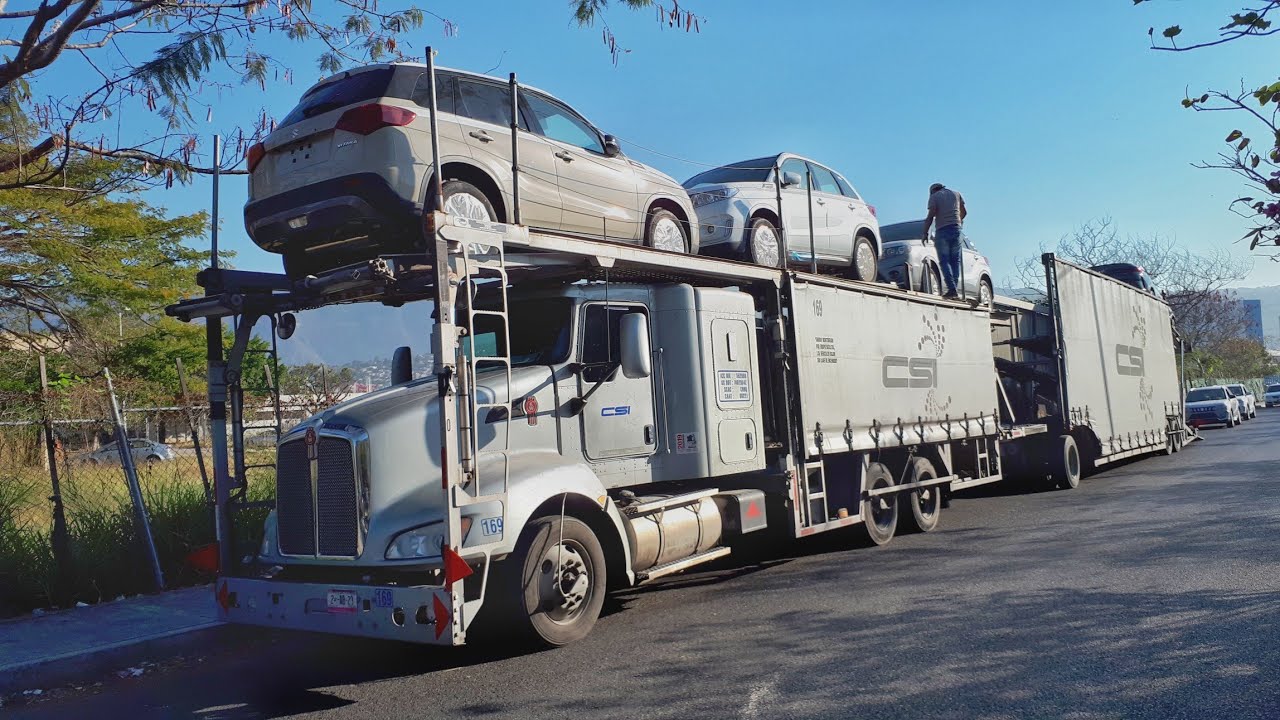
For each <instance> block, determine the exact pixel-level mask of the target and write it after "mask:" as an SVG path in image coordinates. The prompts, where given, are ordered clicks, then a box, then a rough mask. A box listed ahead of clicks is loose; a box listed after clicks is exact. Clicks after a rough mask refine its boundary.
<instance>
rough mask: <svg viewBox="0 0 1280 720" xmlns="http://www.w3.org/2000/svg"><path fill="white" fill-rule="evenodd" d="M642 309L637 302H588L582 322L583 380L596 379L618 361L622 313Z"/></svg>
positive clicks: (604, 374) (607, 373)
mask: <svg viewBox="0 0 1280 720" xmlns="http://www.w3.org/2000/svg"><path fill="white" fill-rule="evenodd" d="M633 312H644V308H643V307H642V306H639V305H626V306H622V305H610V306H608V307H606V306H604V305H600V304H595V305H588V306H587V308H586V313H585V315H584V318H583V323H582V354H581V356H580V357H581V359H582V364H583V365H585V366H586V367H585V368H584V369H583V371H582V377H583V379H584V380H586V381H587V382H590V383H594V382H599V381H601V380H603V379H604V378H606V377H608V378H610V379H611V380H612V379H613V378H612V377H611V376H612V374H613V372H614V371H616V370H617V368H618V363H620V362H622V351H621V349H620V348H619V345H620V343H621V333H622V316H623V315H626V314H628V313H633Z"/></svg>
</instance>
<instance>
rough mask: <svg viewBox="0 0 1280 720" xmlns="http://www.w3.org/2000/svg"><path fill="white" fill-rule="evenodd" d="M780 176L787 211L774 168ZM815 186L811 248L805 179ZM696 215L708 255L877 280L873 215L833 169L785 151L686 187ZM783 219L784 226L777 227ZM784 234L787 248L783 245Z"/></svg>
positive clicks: (877, 232) (695, 180)
mask: <svg viewBox="0 0 1280 720" xmlns="http://www.w3.org/2000/svg"><path fill="white" fill-rule="evenodd" d="M775 167H780V168H781V170H782V188H781V195H782V212H781V218H779V211H778V195H779V189H778V187H777V185H776V184H775V183H774V168H775ZM806 177H810V178H812V180H813V206H812V210H813V213H812V215H813V218H812V219H813V242H812V250H811V243H810V240H809V220H810V212H809V211H810V206H809V202H808V195H807V193H806V190H805V178H806ZM684 186H685V188H686V189H687V190H688V191H689V196H690V198H692V200H693V206H694V207H695V208H697V211H698V225H699V230H700V233H699V234H700V236H701V238H702V252H703V254H705V255H718V256H721V257H731V258H742V259H744V260H749V261H751V262H754V263H757V264H760V265H768V266H770V267H781V266H782V265H784V263H787V262H789V263H794V264H797V265H807V264H808V263H809V262H810V259H811V258H812V257H814V256H816V257H817V261H818V264H819V265H825V266H828V267H835V268H840V269H843V270H844V271H845V273H846V274H847V275H848V276H849V277H851V278H853V279H855V280H866V281H874V280H875V279H876V274H877V271H878V268H879V262H880V224H879V223H878V222H877V221H876V209H875V207H874V206H872V205H869V204H867V202H866V201H865V200H863V199H862V197H861V196H860V195H858V193H857V191H856V190H854V189H853V186H852V185H850V184H849V181H848V180H845V179H844V178H843V177H841V175H840V174H839V173H837V172H835V171H834V170H831V169H830V168H828V167H825V166H823V165H819V164H818V163H816V162H814V161H812V160H808V159H806V158H802V157H800V156H799V155H792V154H790V153H782V154H781V155H771V156H769V157H763V158H756V159H754V160H743V161H742V162H736V163H732V164H729V165H724V166H722V167H718V168H715V169H714V170H707V171H706V172H703V173H699V174H698V175H694V176H693V177H691V178H689V179H688V180H686V181H685V183H684ZM779 219H781V223H779ZM784 230H785V234H786V238H787V242H786V247H782V241H781V238H782V235H783V231H784Z"/></svg>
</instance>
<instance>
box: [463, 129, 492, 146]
mask: <svg viewBox="0 0 1280 720" xmlns="http://www.w3.org/2000/svg"><path fill="white" fill-rule="evenodd" d="M467 134H468V135H470V136H471V137H473V138H475V139H477V140H479V141H480V142H483V143H488V142H493V138H492V137H491V136H490V135H489V133H487V132H485V131H483V130H472V131H471V132H469V133H467Z"/></svg>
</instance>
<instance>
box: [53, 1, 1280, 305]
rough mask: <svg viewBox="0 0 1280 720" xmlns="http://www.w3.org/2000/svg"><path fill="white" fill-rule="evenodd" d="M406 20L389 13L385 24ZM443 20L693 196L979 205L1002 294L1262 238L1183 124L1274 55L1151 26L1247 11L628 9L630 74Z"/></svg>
mask: <svg viewBox="0 0 1280 720" xmlns="http://www.w3.org/2000/svg"><path fill="white" fill-rule="evenodd" d="M668 4H669V0H668ZM319 5H320V4H319V3H317V6H319ZM390 5H391V2H390V0H384V3H383V6H384V9H385V7H387V6H390ZM424 7H427V8H429V9H430V10H432V11H433V12H435V13H437V14H439V15H441V16H443V17H446V18H448V19H450V20H451V21H453V22H454V23H455V24H456V25H457V26H458V28H459V32H458V35H457V36H456V37H445V36H444V33H443V31H442V29H441V26H440V25H439V24H438V22H436V21H434V20H433V19H431V18H428V24H427V25H426V27H425V28H424V29H423V30H421V31H419V32H417V33H415V34H414V36H413V38H412V40H413V41H414V42H420V43H422V44H427V43H430V44H433V45H435V46H436V47H437V48H438V50H439V51H440V54H439V56H438V62H439V63H440V64H442V65H448V66H452V67H460V68H464V69H468V70H475V71H480V72H485V71H492V72H494V73H495V74H500V75H505V73H507V72H512V71H515V72H517V73H519V75H520V77H521V79H522V80H523V81H524V82H527V83H529V84H532V85H537V86H539V87H541V88H544V89H546V90H548V91H550V92H553V93H555V94H556V95H558V96H559V97H561V98H563V99H564V100H566V101H567V102H569V103H570V104H572V105H574V106H575V107H576V108H577V109H578V110H579V111H581V112H582V113H583V114H584V115H586V116H587V117H588V118H590V119H591V120H592V121H593V122H594V123H595V124H597V125H598V126H600V127H601V128H602V129H603V130H605V131H606V132H610V133H613V134H615V135H617V136H618V137H620V138H622V139H623V147H624V149H626V151H627V152H628V154H630V155H632V156H633V157H636V158H637V159H639V160H642V161H644V162H647V163H650V164H652V165H654V166H656V167H658V168H659V169H661V170H664V171H665V172H668V173H670V174H671V175H674V176H675V177H677V178H678V179H681V180H683V179H685V178H687V177H689V176H690V175H693V174H694V173H696V172H698V171H699V170H700V169H701V168H702V167H703V166H702V165H699V164H696V163H709V164H719V163H724V162H730V161H734V160H741V159H745V158H751V157H757V156H760V155H764V154H768V153H772V152H777V151H779V150H790V151H794V152H799V153H802V154H806V155H809V156H812V157H814V158H816V159H819V160H821V161H823V162H825V163H827V164H829V165H831V166H833V167H835V168H837V169H838V170H840V171H841V172H842V173H844V174H845V175H846V176H847V177H848V178H849V179H850V180H851V181H852V182H853V183H854V185H856V186H857V188H858V189H859V191H860V192H861V193H862V194H863V195H864V196H865V197H866V198H867V199H868V200H869V201H871V202H872V203H873V204H875V205H876V206H877V208H878V209H879V215H880V219H881V222H883V223H888V222H894V221H898V220H905V219H913V218H917V217H919V216H921V215H923V208H924V202H925V195H926V190H927V188H928V186H929V184H930V183H931V182H934V181H935V180H936V181H941V182H944V183H946V184H947V185H949V186H951V187H954V188H957V189H959V190H960V191H962V192H963V193H964V195H965V197H966V200H967V202H968V206H969V209H970V218H969V223H968V226H969V227H968V229H969V233H970V235H971V236H972V237H973V238H974V239H975V241H976V242H977V243H978V244H979V246H980V247H981V248H982V249H983V250H984V252H985V253H986V254H987V255H988V257H989V258H990V259H991V263H992V265H993V267H994V268H995V272H996V276H997V281H998V284H999V282H1000V281H1002V280H1003V279H1005V278H1007V277H1009V276H1010V275H1011V274H1012V270H1013V258H1014V257H1015V256H1028V255H1033V254H1035V253H1036V252H1037V251H1038V245H1039V244H1040V242H1042V241H1044V242H1050V243H1051V242H1053V241H1055V240H1056V239H1057V238H1058V237H1060V236H1061V235H1063V234H1064V233H1067V232H1069V231H1070V230H1072V229H1073V228H1074V227H1076V226H1078V225H1079V224H1080V223H1082V222H1084V221H1085V220H1088V219H1090V218H1093V217H1097V216H1101V215H1110V216H1111V217H1113V218H1114V220H1115V221H1116V223H1117V224H1118V226H1119V228H1120V230H1121V232H1124V233H1141V234H1146V233H1162V234H1165V235H1171V236H1174V237H1176V238H1177V240H1178V241H1179V242H1181V243H1183V244H1185V245H1187V246H1189V247H1193V248H1209V247H1213V246H1220V247H1231V248H1232V249H1233V252H1236V253H1238V254H1240V255H1242V256H1243V255H1246V254H1247V252H1246V249H1245V247H1244V246H1242V245H1240V244H1238V243H1235V240H1236V239H1237V238H1238V237H1240V235H1241V234H1243V232H1244V230H1245V229H1246V227H1247V225H1246V223H1245V221H1244V220H1243V219H1241V218H1239V217H1237V216H1236V215H1234V214H1232V213H1231V212H1229V211H1228V210H1227V207H1226V206H1227V203H1228V202H1230V200H1231V199H1232V198H1235V197H1237V196H1238V195H1240V194H1241V192H1240V191H1241V190H1242V185H1241V183H1240V182H1239V181H1238V180H1237V179H1236V178H1235V176H1234V175H1231V174H1229V173H1226V172H1224V171H1210V170H1198V169H1194V168H1192V167H1191V163H1192V162H1194V161H1197V160H1203V159H1208V158H1212V157H1213V156H1214V155H1215V153H1217V152H1218V151H1219V150H1220V149H1222V148H1223V147H1225V146H1224V145H1223V143H1222V139H1223V138H1224V137H1225V136H1226V134H1227V133H1228V132H1229V131H1230V130H1231V129H1232V128H1233V127H1234V125H1235V124H1242V123H1244V120H1243V119H1238V118H1236V117H1234V116H1232V115H1229V114H1226V113H1194V112H1192V111H1189V110H1184V109H1183V108H1182V107H1181V106H1180V104H1179V103H1180V100H1181V99H1182V97H1183V93H1184V88H1190V89H1191V91H1192V92H1193V93H1198V92H1199V91H1200V90H1201V89H1207V88H1211V87H1226V88H1230V87H1234V86H1237V85H1238V84H1239V83H1240V81H1241V80H1244V81H1245V84H1246V85H1248V86H1254V85H1257V84H1261V83H1262V82H1264V81H1267V80H1268V79H1269V77H1270V73H1271V68H1272V67H1274V66H1273V65H1272V64H1271V63H1270V62H1269V61H1273V60H1274V57H1273V53H1272V55H1268V54H1267V50H1268V49H1271V50H1272V51H1274V45H1273V44H1271V43H1270V41H1267V40H1262V41H1257V42H1253V43H1234V44H1231V45H1227V46H1223V47H1220V48H1211V49H1208V50H1202V51H1197V52H1195V53H1188V54H1174V53H1157V52H1153V51H1151V50H1150V49H1148V41H1147V28H1148V27H1149V26H1155V27H1156V29H1157V32H1158V31H1159V30H1160V29H1162V28H1164V27H1165V26H1167V25H1170V24H1174V23H1181V24H1182V26H1183V27H1184V28H1186V29H1187V33H1188V34H1193V33H1194V32H1197V31H1201V32H1203V33H1204V34H1207V33H1209V32H1212V31H1213V28H1216V27H1218V26H1219V25H1221V24H1222V20H1223V19H1225V17H1226V16H1227V13H1229V12H1230V11H1232V10H1238V9H1239V7H1240V6H1239V5H1238V4H1236V5H1233V3H1231V2H1197V3H1194V4H1193V3H1189V2H1168V1H1164V0H1157V1H1156V2H1152V3H1149V4H1143V5H1141V6H1138V7H1134V6H1133V4H1132V2H1130V0H1080V1H1078V2H1055V3H1048V2H1037V3H1028V2H1012V1H1009V2H1006V1H1004V0H984V2H982V3H958V2H943V1H941V0H923V1H921V2H914V3H909V4H907V3H884V2H872V1H871V0H850V1H848V2H808V3H782V2H777V1H776V0H774V1H770V2H766V1H764V0H738V1H736V2H732V1H730V0H698V2H696V3H694V2H690V3H689V4H688V7H689V8H690V9H692V10H694V11H696V12H697V13H698V14H699V15H701V16H702V17H703V18H705V20H704V21H703V22H702V24H701V28H702V32H701V34H686V33H685V32H682V31H681V32H677V31H673V30H670V29H665V28H660V26H659V25H658V24H657V22H656V20H655V13H656V11H636V12H631V11H626V10H624V9H622V8H613V9H611V10H609V11H608V12H607V13H606V15H605V17H604V20H605V21H607V23H608V26H609V27H610V28H611V29H612V31H613V32H614V33H615V35H616V36H617V37H618V39H619V43H620V44H621V45H622V46H624V47H626V48H629V49H630V50H631V52H630V53H628V54H625V55H623V56H622V57H621V59H620V61H619V62H618V64H617V66H616V67H615V66H614V65H613V64H612V63H611V62H610V58H609V54H608V51H607V49H606V48H605V47H604V46H603V45H602V43H601V26H600V24H597V26H596V27H595V28H588V29H579V28H578V27H577V26H576V25H575V24H574V23H573V22H572V21H571V19H570V17H569V8H568V3H567V2H561V1H560V0H525V1H523V2H499V1H497V0H467V1H465V2H461V1H454V0H447V1H445V0H438V1H434V2H430V3H428V4H425V5H424ZM1184 37H1185V36H1184ZM284 52H286V53H288V55H287V57H290V58H291V59H292V60H293V64H294V67H295V78H296V80H295V82H294V83H293V84H292V85H285V84H280V85H273V86H269V87H268V92H267V93H262V92H259V91H258V90H257V89H256V88H241V89H238V90H236V91H235V92H234V93H233V94H228V95H224V97H223V98H222V99H221V101H219V103H218V105H217V107H216V108H215V111H216V112H217V113H218V114H219V120H221V121H222V122H226V121H228V120H234V119H236V117H234V116H233V117H228V114H229V113H236V112H239V113H242V114H243V119H244V121H245V122H246V123H247V122H249V121H250V119H251V118H252V117H253V116H254V115H255V114H256V113H258V112H260V111H261V109H263V108H265V109H266V110H267V111H268V112H269V113H271V114H273V115H274V116H275V117H277V118H278V117H282V116H283V115H284V114H285V113H286V112H288V110H289V109H290V107H291V106H292V104H293V102H294V101H295V100H296V99H297V97H298V95H300V94H301V92H302V91H303V90H304V89H305V87H306V86H307V85H308V84H309V82H310V81H311V80H313V79H318V73H317V71H316V70H315V69H314V65H313V64H312V57H313V55H314V48H313V47H308V46H301V45H299V46H293V47H288V48H285V49H284ZM495 66H496V67H495ZM50 78H51V79H52V76H50ZM210 128H211V129H210V132H211V133H212V132H213V129H212V128H213V126H212V125H211V126H210ZM1244 129H1246V130H1248V129H1250V128H1248V127H1247V126H1246V127H1245V128H1244ZM638 146H644V147H647V148H654V149H656V150H659V151H661V152H662V153H665V154H666V155H671V156H674V157H676V158H682V159H684V160H688V161H693V162H684V161H681V160H675V159H672V158H669V157H663V156H660V155H656V154H653V153H651V152H648V151H645V150H642V149H640V147H638ZM208 195H209V189H208V182H207V181H204V180H197V181H196V182H195V183H194V184H193V185H191V186H187V187H177V188H174V189H172V190H168V191H156V192H155V193H154V194H153V196H152V198H151V200H152V201H153V202H155V203H156V204H159V205H163V206H165V207H167V208H168V209H169V210H171V211H175V212H186V211H193V210H197V209H203V208H206V207H207V206H208ZM222 195H223V203H222V216H223V228H224V230H223V234H222V239H223V243H224V246H226V247H229V248H230V249H234V250H236V251H237V252H238V257H237V259H236V261H235V264H236V265H237V266H239V267H243V268H247V269H255V270H274V269H278V268H279V263H278V259H277V258H276V257H275V256H272V255H269V254H267V253H264V252H262V251H260V250H258V249H257V248H256V247H255V246H254V245H253V244H252V243H251V242H249V241H248V239H247V238H246V237H245V235H244V232H243V229H242V226H241V224H240V222H239V217H240V216H239V213H240V209H241V207H242V205H243V203H244V198H245V183H244V180H243V178H235V177H232V178H228V179H227V180H226V181H225V182H224V184H223V188H222ZM1253 267H1254V269H1253V272H1252V273H1251V275H1250V276H1249V277H1248V278H1247V279H1246V280H1245V281H1243V282H1242V283H1241V285H1270V284H1280V264H1277V263H1274V262H1271V261H1269V260H1268V259H1266V258H1261V257H1260V258H1257V259H1255V261H1254V266H1253Z"/></svg>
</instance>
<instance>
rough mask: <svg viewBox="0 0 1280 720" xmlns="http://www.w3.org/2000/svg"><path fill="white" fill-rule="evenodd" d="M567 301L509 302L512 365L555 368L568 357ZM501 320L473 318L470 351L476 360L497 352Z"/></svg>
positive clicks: (487, 317) (557, 299)
mask: <svg viewBox="0 0 1280 720" xmlns="http://www.w3.org/2000/svg"><path fill="white" fill-rule="evenodd" d="M571 306H572V301H571V300H569V299H568V298H543V299H538V300H519V301H516V300H514V299H511V302H510V321H511V329H510V333H511V365H512V366H513V367H521V366H525V365H554V364H556V363H559V362H564V361H565V360H567V359H568V357H569V342H570V324H569V320H570V316H571V313H570V310H571ZM501 333H502V320H501V319H499V318H497V317H495V316H493V315H481V316H479V317H477V318H476V327H475V332H473V333H472V334H471V338H472V342H471V344H470V346H469V349H470V350H471V351H472V352H474V353H476V355H478V356H494V355H497V354H498V353H499V351H500V347H501V346H500V345H499V342H500V340H499V338H500V337H501Z"/></svg>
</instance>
